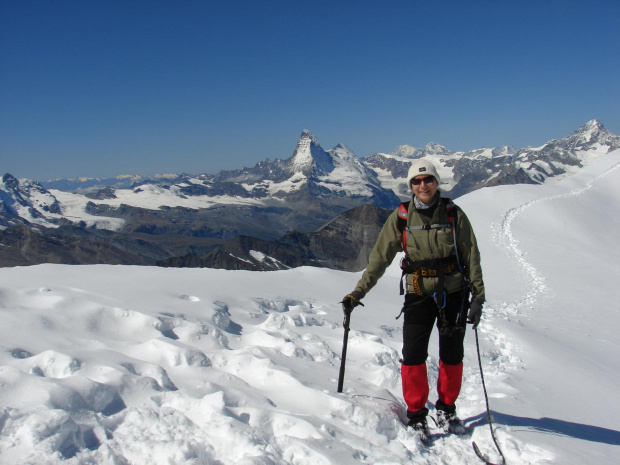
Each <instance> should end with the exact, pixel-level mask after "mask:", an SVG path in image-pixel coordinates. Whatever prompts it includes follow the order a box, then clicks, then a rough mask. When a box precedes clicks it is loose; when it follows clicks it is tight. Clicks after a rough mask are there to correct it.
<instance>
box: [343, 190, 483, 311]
mask: <svg viewBox="0 0 620 465" xmlns="http://www.w3.org/2000/svg"><path fill="white" fill-rule="evenodd" d="M455 208H456V218H457V220H456V238H457V241H456V242H457V247H458V253H459V258H460V262H461V264H462V265H464V266H465V270H466V272H467V273H468V275H469V280H470V282H471V291H472V295H473V297H474V298H475V299H477V300H478V301H480V303H483V302H484V301H485V295H484V282H483V280H482V267H481V266H480V251H479V250H478V244H477V242H476V236H475V235H474V230H473V228H472V226H471V223H470V222H469V219H468V218H467V215H465V213H464V212H463V210H461V209H460V208H459V207H458V206H455ZM447 223H448V213H447V210H446V207H445V204H444V202H443V201H442V200H441V199H440V200H439V202H438V205H437V207H436V208H435V210H434V212H433V217H432V218H430V219H429V218H428V217H426V216H424V215H421V214H420V213H418V211H417V210H416V208H415V205H414V202H410V203H409V211H408V218H407V226H424V225H433V224H440V225H444V224H447ZM402 234H403V233H401V231H400V230H399V229H398V209H396V210H394V212H393V213H392V214H391V215H390V216H389V217H388V219H387V221H386V222H385V225H384V226H383V229H381V232H380V233H379V237H378V238H377V242H376V243H375V246H374V247H373V249H372V252H371V253H370V257H369V259H368V266H367V267H366V270H365V271H364V273H363V275H362V278H361V279H360V280H359V281H358V283H357V286H356V287H355V290H356V291H358V292H361V293H362V295H366V294H367V293H368V291H370V290H371V289H372V288H373V287H374V285H375V284H377V281H378V280H379V278H381V276H383V274H384V273H385V270H386V269H387V267H388V266H389V265H390V264H391V263H392V261H393V260H394V257H395V256H396V254H398V253H399V252H402V251H403V236H402ZM404 234H407V255H408V256H409V258H410V259H411V260H413V261H419V260H428V259H441V258H446V257H451V256H453V257H455V260H456V251H455V249H454V238H453V236H452V231H451V229H450V228H449V227H445V228H432V229H413V230H410V231H408V232H404ZM412 277H413V275H412V274H409V275H407V293H410V292H413V284H412ZM437 281H438V278H437V277H420V278H419V281H418V283H419V286H420V290H421V291H422V293H423V294H424V295H432V294H433V292H434V291H435V288H436V286H437ZM462 286H463V275H462V273H461V271H459V270H458V269H456V270H454V271H453V272H451V273H448V274H446V276H445V282H444V289H445V291H446V292H447V293H451V292H456V291H459V290H461V289H462Z"/></svg>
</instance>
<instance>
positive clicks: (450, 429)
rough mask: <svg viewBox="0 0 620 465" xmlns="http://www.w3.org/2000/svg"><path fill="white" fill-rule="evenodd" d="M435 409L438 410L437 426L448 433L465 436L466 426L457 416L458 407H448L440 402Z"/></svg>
mask: <svg viewBox="0 0 620 465" xmlns="http://www.w3.org/2000/svg"><path fill="white" fill-rule="evenodd" d="M435 408H436V409H437V426H439V427H440V428H443V430H444V431H445V432H446V433H452V434H465V431H466V430H465V425H464V424H463V422H462V421H461V420H460V419H459V417H457V416H456V405H446V404H445V403H443V402H442V401H440V400H438V401H437V404H436V405H435Z"/></svg>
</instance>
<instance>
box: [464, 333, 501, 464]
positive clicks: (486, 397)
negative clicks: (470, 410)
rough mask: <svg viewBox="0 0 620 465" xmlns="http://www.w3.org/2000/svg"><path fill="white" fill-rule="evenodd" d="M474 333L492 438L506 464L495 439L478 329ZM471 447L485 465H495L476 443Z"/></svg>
mask: <svg viewBox="0 0 620 465" xmlns="http://www.w3.org/2000/svg"><path fill="white" fill-rule="evenodd" d="M474 333H475V334H476V352H478V366H479V367H480V379H482V390H483V391H484V401H485V402H486V405H487V418H488V420H489V428H490V429H491V438H492V439H493V442H494V443H495V447H496V448H497V451H498V452H499V455H501V456H502V464H506V457H504V453H503V452H502V449H500V447H499V444H498V443H497V438H496V437H495V431H494V430H493V421H492V418H491V410H490V409H489V396H487V387H486V385H485V383H484V373H483V372H482V360H481V358H480V344H479V342H478V328H474ZM471 445H472V446H473V448H474V451H475V452H476V455H477V456H478V457H479V458H480V460H482V461H483V462H484V463H486V464H488V465H493V464H491V462H489V461H488V460H487V459H485V458H484V457H483V456H482V453H481V452H480V449H478V446H477V445H476V443H475V442H472V443H471Z"/></svg>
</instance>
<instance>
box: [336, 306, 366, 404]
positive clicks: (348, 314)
mask: <svg viewBox="0 0 620 465" xmlns="http://www.w3.org/2000/svg"><path fill="white" fill-rule="evenodd" d="M341 303H342V304H343V305H342V310H343V311H344V321H343V322H342V326H343V327H344V339H343V340H342V356H341V357H340V375H339V376H338V392H342V385H343V384H344V367H345V364H346V362H347V344H348V342H349V330H350V329H351V328H350V324H351V313H352V312H353V308H348V307H345V305H344V303H343V302H341ZM358 303H359V304H360V305H361V306H362V307H363V306H364V304H363V303H361V302H358Z"/></svg>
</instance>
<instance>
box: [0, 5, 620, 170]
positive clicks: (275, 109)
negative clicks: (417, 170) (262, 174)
mask: <svg viewBox="0 0 620 465" xmlns="http://www.w3.org/2000/svg"><path fill="white" fill-rule="evenodd" d="M619 18H620V2H619V1H617V0H613V1H603V0H597V1H592V0H584V1H571V0H537V1H527V0H521V1H508V0H488V1H475V0H472V1H468V0H455V1H448V0H446V1H441V0H438V1H430V0H424V1H421V0H420V1H416V0H409V1H385V2H379V1H376V0H375V1H365V0H356V1H337V0H331V1H309V0H308V1H295V0H286V1H269V0H263V1H252V2H250V1H234V0H230V1H224V0H219V1H215V0H213V1H207V0H205V1H191V0H183V1H176V0H175V1H173V0H169V1H161V0H150V1H146V0H144V1H138V0H89V1H84V0H80V1H77V0H75V1H73V0H62V1H60V0H59V1H52V0H45V1H37V0H24V1H20V0H10V1H9V0H0V174H3V173H6V172H9V173H12V174H14V175H15V176H17V177H26V178H30V179H36V180H47V179H52V178H58V177H75V176H112V175H117V174H125V173H127V174H129V173H131V174H135V173H144V174H155V173H164V172H166V173H169V172H174V173H180V172H190V173H203V172H217V171H219V170H221V169H234V168H241V167H244V166H254V164H256V163H257V162H258V161H261V160H264V159H266V158H270V159H275V158H282V159H284V158H288V157H290V156H291V155H292V153H293V150H294V148H295V144H296V142H297V140H298V138H299V136H300V134H301V131H302V130H303V129H309V130H310V131H312V132H313V133H314V134H315V136H316V137H317V138H318V139H319V142H320V143H321V145H322V146H323V148H325V149H330V148H332V147H333V146H335V145H336V144H337V143H339V142H342V143H344V144H346V145H347V146H348V147H349V148H351V149H352V150H353V151H354V152H355V153H356V154H357V155H358V156H360V157H364V156H368V155H372V154H373V153H376V152H392V151H393V150H394V149H395V148H396V147H397V146H398V145H401V144H409V145H413V146H417V147H419V146H423V145H425V144H426V143H428V142H431V141H432V142H437V143H439V144H442V145H445V146H446V147H447V148H448V149H451V150H468V149H474V148H480V147H492V146H498V145H514V146H515V147H517V148H521V147H526V146H528V145H532V146H536V145H541V144H543V143H544V142H546V141H548V140H550V139H554V138H560V137H564V136H567V135H568V134H570V133H571V132H573V131H574V130H575V129H577V128H578V127H580V126H581V125H583V124H585V123H586V122H587V121H588V120H590V119H593V118H596V119H599V120H600V121H602V122H603V124H605V126H606V127H607V128H608V129H609V130H610V131H611V132H613V133H614V134H619V135H620V79H619V77H620V27H618V20H619Z"/></svg>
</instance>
